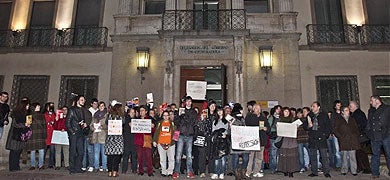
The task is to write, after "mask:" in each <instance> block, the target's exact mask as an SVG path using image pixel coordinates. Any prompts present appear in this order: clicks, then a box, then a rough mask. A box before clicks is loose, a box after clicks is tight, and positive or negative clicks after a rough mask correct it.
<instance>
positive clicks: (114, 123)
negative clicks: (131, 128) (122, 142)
mask: <svg viewBox="0 0 390 180" xmlns="http://www.w3.org/2000/svg"><path fill="white" fill-rule="evenodd" d="M108 135H122V120H113V119H111V120H108Z"/></svg>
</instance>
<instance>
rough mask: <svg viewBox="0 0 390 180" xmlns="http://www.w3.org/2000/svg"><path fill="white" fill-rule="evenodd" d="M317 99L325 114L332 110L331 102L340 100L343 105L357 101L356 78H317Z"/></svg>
mask: <svg viewBox="0 0 390 180" xmlns="http://www.w3.org/2000/svg"><path fill="white" fill-rule="evenodd" d="M316 83H317V98H318V101H319V102H320V103H321V109H322V110H323V111H325V112H327V111H331V110H333V102H334V101H335V100H340V101H341V103H342V104H343V105H347V104H349V101H352V100H356V101H359V91H358V86H357V77H356V76H317V77H316Z"/></svg>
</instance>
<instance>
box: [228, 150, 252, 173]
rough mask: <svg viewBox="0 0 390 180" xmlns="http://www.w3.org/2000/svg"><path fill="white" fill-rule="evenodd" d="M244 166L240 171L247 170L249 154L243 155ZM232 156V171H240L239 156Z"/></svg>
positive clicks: (242, 165)
mask: <svg viewBox="0 0 390 180" xmlns="http://www.w3.org/2000/svg"><path fill="white" fill-rule="evenodd" d="M241 155H242V164H241V168H240V169H246V167H247V166H248V162H249V153H242V154H241ZM231 156H232V169H233V170H237V169H239V154H231Z"/></svg>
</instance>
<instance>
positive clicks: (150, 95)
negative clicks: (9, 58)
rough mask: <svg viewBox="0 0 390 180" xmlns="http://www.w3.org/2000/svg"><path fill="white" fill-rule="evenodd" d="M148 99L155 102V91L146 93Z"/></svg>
mask: <svg viewBox="0 0 390 180" xmlns="http://www.w3.org/2000/svg"><path fill="white" fill-rule="evenodd" d="M146 99H149V102H153V93H148V94H146Z"/></svg>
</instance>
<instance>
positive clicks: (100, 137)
mask: <svg viewBox="0 0 390 180" xmlns="http://www.w3.org/2000/svg"><path fill="white" fill-rule="evenodd" d="M98 107H99V108H98V111H96V112H95V113H94V115H93V119H92V123H91V125H90V127H91V131H92V132H93V133H92V137H91V144H93V151H94V152H95V158H94V168H95V171H98V170H99V171H103V170H107V156H106V155H105V154H104V144H105V141H106V138H107V124H106V119H107V110H106V104H105V103H104V102H99V106H98ZM100 156H101V159H102V168H99V163H100Z"/></svg>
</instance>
